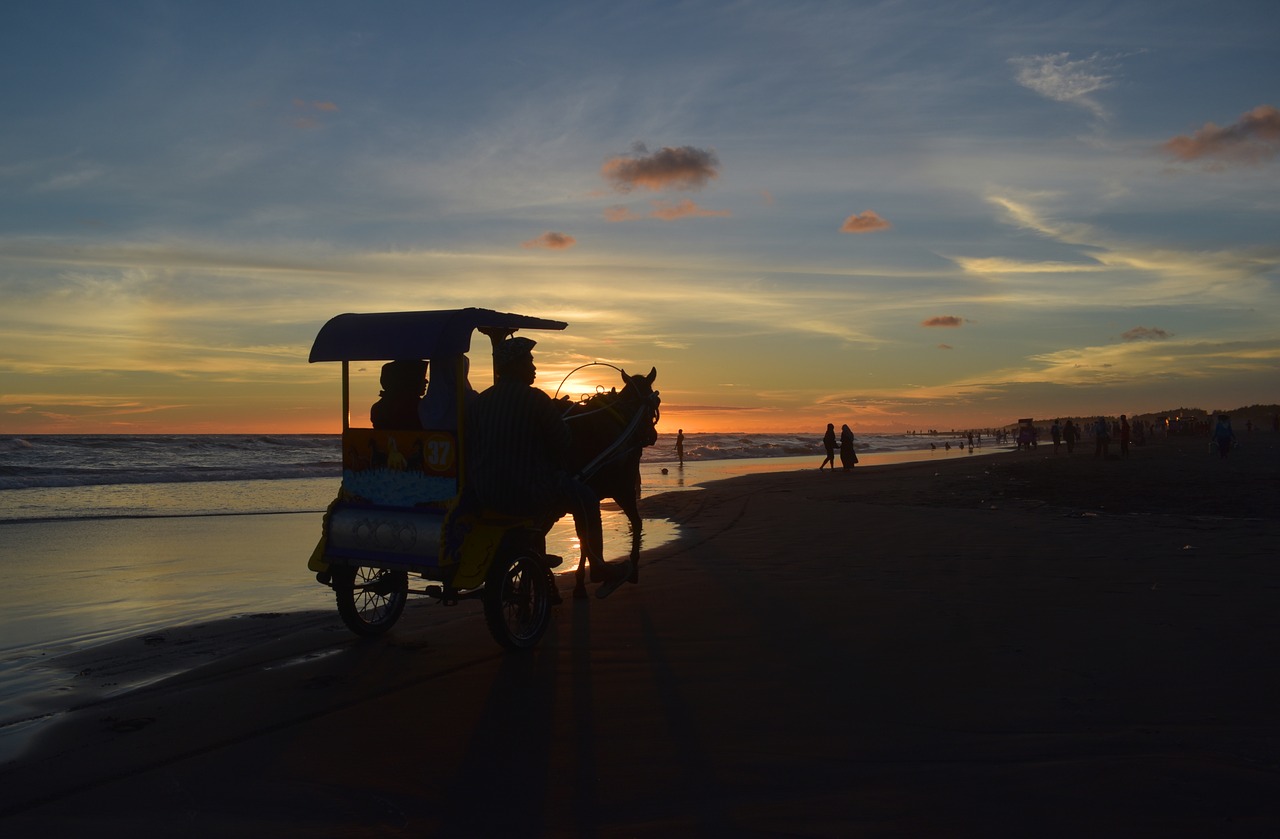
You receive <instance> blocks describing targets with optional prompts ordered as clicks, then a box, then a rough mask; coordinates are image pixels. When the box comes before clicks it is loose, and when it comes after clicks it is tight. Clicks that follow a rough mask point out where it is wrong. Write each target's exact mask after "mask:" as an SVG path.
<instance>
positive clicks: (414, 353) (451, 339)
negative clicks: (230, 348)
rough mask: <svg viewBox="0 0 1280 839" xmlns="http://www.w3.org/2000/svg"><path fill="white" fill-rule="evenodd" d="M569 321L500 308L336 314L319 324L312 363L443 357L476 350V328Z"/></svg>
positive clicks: (546, 325) (548, 325)
mask: <svg viewBox="0 0 1280 839" xmlns="http://www.w3.org/2000/svg"><path fill="white" fill-rule="evenodd" d="M568 325H569V324H567V323H565V322H564V321H558V320H547V319H546V318H535V317H530V316H528V315H517V314H512V313H510V312H495V311H493V310H492V309H475V308H470V309H438V310H435V311H430V312H371V313H368V314H352V313H348V314H344V315H337V316H336V317H334V318H332V319H330V320H329V322H328V323H326V324H325V325H324V326H322V327H321V328H320V332H319V334H317V335H316V340H315V343H314V344H312V345H311V357H310V359H309V360H310V361H386V360H390V359H397V358H439V357H440V356H445V355H456V354H459V353H465V352H467V351H468V350H469V349H471V333H472V332H474V331H475V330H477V329H499V330H502V329H505V330H516V329H564V328H565V327H567V326H568Z"/></svg>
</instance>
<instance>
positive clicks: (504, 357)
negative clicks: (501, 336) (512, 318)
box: [493, 338, 538, 385]
mask: <svg viewBox="0 0 1280 839" xmlns="http://www.w3.org/2000/svg"><path fill="white" fill-rule="evenodd" d="M537 344H538V342H537V341H534V340H531V339H529V338H508V339H507V340H505V341H503V342H502V343H500V344H498V345H497V346H496V347H494V349H493V372H494V373H495V374H497V376H498V378H500V379H516V380H518V381H522V382H524V383H525V384H530V385H531V384H533V380H534V379H535V378H536V377H537V370H538V368H537V367H535V366H534V364H533V348H534V347H535V346H537Z"/></svg>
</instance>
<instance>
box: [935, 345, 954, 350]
mask: <svg viewBox="0 0 1280 839" xmlns="http://www.w3.org/2000/svg"><path fill="white" fill-rule="evenodd" d="M938 349H940V350H950V349H954V347H952V346H951V345H950V344H938Z"/></svg>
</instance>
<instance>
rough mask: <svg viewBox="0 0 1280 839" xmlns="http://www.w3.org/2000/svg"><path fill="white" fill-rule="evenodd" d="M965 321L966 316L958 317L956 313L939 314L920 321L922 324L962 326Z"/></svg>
mask: <svg viewBox="0 0 1280 839" xmlns="http://www.w3.org/2000/svg"><path fill="white" fill-rule="evenodd" d="M963 323H964V318H958V317H956V316H955V315H939V316H938V317H936V318H929V319H928V320H922V321H920V325H921V326H960V325H961V324H963Z"/></svg>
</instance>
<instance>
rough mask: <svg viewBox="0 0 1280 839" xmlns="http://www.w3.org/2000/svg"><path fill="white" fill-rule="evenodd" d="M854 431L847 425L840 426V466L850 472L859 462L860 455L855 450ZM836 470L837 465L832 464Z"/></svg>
mask: <svg viewBox="0 0 1280 839" xmlns="http://www.w3.org/2000/svg"><path fill="white" fill-rule="evenodd" d="M853 443H854V440H853V429H851V428H849V425H848V424H847V423H846V424H844V425H841V426H840V465H841V466H842V467H843V468H844V471H846V472H848V471H849V470H850V469H852V468H853V465H854V464H855V463H857V462H858V453H857V452H855V451H854V450H853ZM831 468H832V469H834V468H835V464H834V463H833V464H831Z"/></svg>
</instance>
